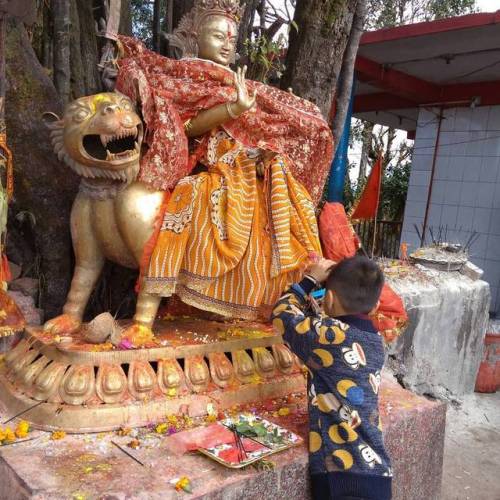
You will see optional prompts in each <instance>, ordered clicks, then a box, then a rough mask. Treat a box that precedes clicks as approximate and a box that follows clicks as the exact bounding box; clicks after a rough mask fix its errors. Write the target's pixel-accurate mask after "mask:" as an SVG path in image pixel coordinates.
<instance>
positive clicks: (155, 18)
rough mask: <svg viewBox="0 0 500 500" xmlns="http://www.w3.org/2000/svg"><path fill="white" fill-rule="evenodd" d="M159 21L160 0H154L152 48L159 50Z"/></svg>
mask: <svg viewBox="0 0 500 500" xmlns="http://www.w3.org/2000/svg"><path fill="white" fill-rule="evenodd" d="M160 21H161V0H154V4H153V50H154V51H155V52H159V51H160Z"/></svg>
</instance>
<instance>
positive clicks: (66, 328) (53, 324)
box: [43, 314, 82, 335]
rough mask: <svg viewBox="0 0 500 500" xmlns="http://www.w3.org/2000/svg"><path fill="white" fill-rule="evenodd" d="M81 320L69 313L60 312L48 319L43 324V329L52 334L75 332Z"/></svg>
mask: <svg viewBox="0 0 500 500" xmlns="http://www.w3.org/2000/svg"><path fill="white" fill-rule="evenodd" d="M81 325H82V322H81V320H80V319H78V318H76V317H75V316H72V315H71V314H61V315H60V316H56V317H55V318H52V319H49V321H47V322H46V323H45V324H44V325H43V331H44V332H48V333H52V334H53V335H70V334H72V333H74V332H76V331H77V330H78V329H79V328H80V326H81Z"/></svg>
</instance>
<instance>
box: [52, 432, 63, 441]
mask: <svg viewBox="0 0 500 500" xmlns="http://www.w3.org/2000/svg"><path fill="white" fill-rule="evenodd" d="M65 437H66V432H64V431H54V432H53V433H52V434H51V435H50V439H52V441H58V440H59V439H63V438H65Z"/></svg>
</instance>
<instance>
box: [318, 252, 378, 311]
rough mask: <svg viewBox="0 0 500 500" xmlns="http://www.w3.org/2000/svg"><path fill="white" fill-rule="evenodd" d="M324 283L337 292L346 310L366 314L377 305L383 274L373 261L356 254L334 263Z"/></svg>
mask: <svg viewBox="0 0 500 500" xmlns="http://www.w3.org/2000/svg"><path fill="white" fill-rule="evenodd" d="M325 285H326V288H327V289H328V290H332V291H333V292H335V293H336V294H337V296H338V298H339V301H340V303H341V304H342V307H343V308H344V309H345V310H346V312H349V313H353V314H354V313H361V314H368V313H369V312H370V311H372V310H373V308H374V307H375V306H376V305H377V301H378V299H379V297H380V293H381V291H382V287H383V285H384V274H383V273H382V270H381V269H380V267H378V266H377V264H375V262H373V261H372V260H370V259H368V258H367V257H364V256H361V255H356V256H354V257H350V258H349V259H344V260H343V261H341V262H340V263H339V264H338V265H336V266H335V267H334V268H333V269H332V270H331V271H330V274H329V276H328V278H327V280H326V283H325Z"/></svg>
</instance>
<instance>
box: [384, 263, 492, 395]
mask: <svg viewBox="0 0 500 500" xmlns="http://www.w3.org/2000/svg"><path fill="white" fill-rule="evenodd" d="M419 267H420V266H417V267H416V268H415V271H414V272H412V273H409V274H407V275H406V276H403V277H400V278H394V277H392V278H389V281H390V284H391V286H392V287H393V288H394V290H395V291H396V292H397V293H398V294H399V295H400V296H401V298H402V299H403V301H404V304H405V308H406V311H407V312H408V317H409V325H408V327H407V329H406V331H405V332H404V333H403V334H402V336H401V337H400V338H399V339H397V341H395V342H394V343H393V344H391V345H390V347H389V365H390V367H391V369H392V370H393V372H394V374H395V375H396V376H397V377H398V379H399V380H400V381H401V382H403V384H404V386H405V387H406V388H408V389H410V390H412V391H414V392H416V393H418V394H428V395H431V396H434V397H436V398H440V399H446V400H452V401H453V400H460V399H461V397H462V396H463V395H464V394H470V393H472V392H473V391H474V385H475V381H476V375H477V370H478V367H479V363H480V362H481V359H482V353H483V344H484V336H485V333H486V327H487V324H488V308H489V303H490V293H489V286H488V284H487V283H485V282H484V281H481V280H477V281H472V280H471V279H470V278H468V277H466V276H463V275H462V274H460V273H458V272H440V271H434V270H427V269H425V268H419Z"/></svg>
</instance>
